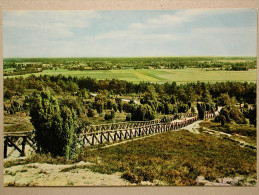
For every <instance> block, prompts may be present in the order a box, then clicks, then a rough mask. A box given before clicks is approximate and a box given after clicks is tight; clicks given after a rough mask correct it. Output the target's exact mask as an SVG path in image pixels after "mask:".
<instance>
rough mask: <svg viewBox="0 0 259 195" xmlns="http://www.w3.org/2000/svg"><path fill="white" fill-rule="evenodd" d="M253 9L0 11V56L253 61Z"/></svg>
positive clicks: (254, 33)
mask: <svg viewBox="0 0 259 195" xmlns="http://www.w3.org/2000/svg"><path fill="white" fill-rule="evenodd" d="M256 36H257V12H256V11H255V10H254V9H185V10H116V11H110V10H102V11H101V10H93V11H91V10H82V11H81V10H80V11H76V10H74V11H73V10H62V11H57V10H55V11H4V12H3V56H4V58H7V57H131V56H132V57H137V56H256V40H257V39H256Z"/></svg>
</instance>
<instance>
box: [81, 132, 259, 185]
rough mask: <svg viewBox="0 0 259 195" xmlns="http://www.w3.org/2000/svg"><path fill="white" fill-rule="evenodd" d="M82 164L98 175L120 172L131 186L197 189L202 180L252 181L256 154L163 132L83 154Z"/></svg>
mask: <svg viewBox="0 0 259 195" xmlns="http://www.w3.org/2000/svg"><path fill="white" fill-rule="evenodd" d="M81 158H82V160H87V161H90V162H93V163H95V165H93V166H91V167H90V169H92V170H93V171H97V172H101V173H108V174H111V173H114V172H123V175H122V177H123V178H125V179H127V180H129V181H131V182H134V183H139V182H141V181H151V182H152V181H154V180H160V181H163V182H165V183H167V184H169V185H197V183H196V181H195V180H196V178H197V177H198V176H201V175H202V176H204V177H205V179H206V180H209V181H216V179H217V178H222V177H234V176H240V175H242V176H244V177H248V176H249V177H252V178H254V179H255V178H256V152H255V151H254V150H252V149H250V148H245V147H240V146H239V145H238V144H237V143H235V142H232V141H230V140H226V139H220V138H217V137H215V136H211V135H206V134H198V135H197V134H192V133H190V132H187V131H178V132H167V133H162V134H160V135H157V136H154V137H151V138H146V139H143V140H138V141H133V142H128V143H126V144H122V145H118V146H114V147H110V148H104V149H98V150H97V151H85V153H84V155H82V156H81Z"/></svg>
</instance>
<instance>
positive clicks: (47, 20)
mask: <svg viewBox="0 0 259 195" xmlns="http://www.w3.org/2000/svg"><path fill="white" fill-rule="evenodd" d="M97 17H99V14H98V13H97V12H96V11H76V12H75V11H7V12H4V20H3V26H4V29H9V30H11V29H16V30H19V31H27V32H28V34H29V35H28V36H27V37H41V38H66V37H73V29H76V28H86V27H88V26H89V24H90V21H91V20H92V19H93V18H97Z"/></svg>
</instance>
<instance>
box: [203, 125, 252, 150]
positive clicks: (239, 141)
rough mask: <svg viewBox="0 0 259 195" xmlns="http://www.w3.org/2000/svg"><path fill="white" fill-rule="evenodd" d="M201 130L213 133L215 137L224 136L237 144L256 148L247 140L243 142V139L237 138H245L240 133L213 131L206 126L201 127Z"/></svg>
mask: <svg viewBox="0 0 259 195" xmlns="http://www.w3.org/2000/svg"><path fill="white" fill-rule="evenodd" d="M203 132H204V133H208V134H212V135H215V136H217V137H226V138H228V139H229V140H232V141H235V142H237V143H239V145H240V146H242V147H243V146H248V147H250V148H252V149H256V146H253V145H252V144H250V143H248V142H245V141H244V140H240V139H239V138H245V137H246V136H242V135H238V134H235V135H232V134H229V133H225V132H221V131H215V130H212V129H209V128H206V127H203Z"/></svg>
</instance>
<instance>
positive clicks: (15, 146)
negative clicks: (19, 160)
mask: <svg viewBox="0 0 259 195" xmlns="http://www.w3.org/2000/svg"><path fill="white" fill-rule="evenodd" d="M26 144H28V145H29V146H31V147H32V148H33V149H34V150H36V146H35V141H34V132H33V131H21V132H4V158H7V157H9V156H10V155H11V154H12V153H13V152H14V151H15V150H18V152H19V153H20V154H21V156H25V145H26ZM20 145H21V146H20ZM8 146H9V147H12V149H11V151H9V152H8Z"/></svg>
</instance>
